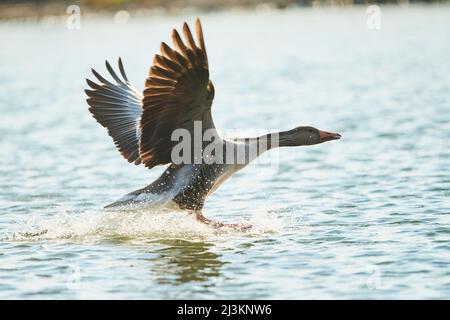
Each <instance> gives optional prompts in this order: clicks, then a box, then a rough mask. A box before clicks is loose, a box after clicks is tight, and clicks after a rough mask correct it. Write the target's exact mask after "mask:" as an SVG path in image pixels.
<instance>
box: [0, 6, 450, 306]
mask: <svg viewBox="0 0 450 320" xmlns="http://www.w3.org/2000/svg"><path fill="white" fill-rule="evenodd" d="M365 9H366V8H365V7H356V8H346V9H298V10H286V11H258V12H239V11H237V12H232V13H231V12H230V13H210V14H202V15H201V17H202V21H203V25H204V29H205V36H206V41H207V49H208V53H209V59H210V64H211V77H212V79H213V81H214V83H215V87H216V98H215V102H214V109H213V113H214V117H215V122H216V125H217V126H218V127H219V128H222V129H223V130H224V131H225V130H229V129H237V131H238V132H239V131H241V132H243V131H245V130H246V129H247V128H248V127H250V128H253V129H255V130H260V129H265V128H267V129H273V128H279V129H289V128H292V127H295V126H297V125H302V124H308V125H314V126H317V127H319V128H321V129H325V130H330V131H336V132H339V133H341V134H342V135H343V139H342V140H341V141H334V142H329V143H325V144H322V145H318V146H314V147H304V148H295V149H283V150H280V152H279V156H280V162H279V166H278V167H277V168H276V170H274V168H273V167H270V168H269V167H267V165H266V166H265V165H264V164H260V165H256V166H250V167H248V168H246V169H245V170H244V171H242V172H239V173H238V174H237V175H236V176H235V177H233V178H232V179H231V180H230V181H228V182H226V183H225V184H224V185H223V186H222V187H221V188H220V189H219V191H218V192H217V193H216V194H215V195H213V196H212V197H211V198H210V199H209V200H208V202H207V204H206V208H205V210H204V213H205V215H206V216H207V217H209V218H213V219H217V220H220V221H224V222H250V223H251V224H253V225H254V228H253V229H252V230H250V231H249V232H236V231H232V230H225V231H220V232H219V231H217V230H213V229H211V228H209V227H206V226H204V225H201V224H199V223H198V222H196V221H195V220H194V219H193V218H192V217H191V216H189V215H187V214H184V213H180V212H172V211H168V212H167V211H166V212H162V211H161V210H159V209H158V210H147V209H139V210H123V211H106V210H103V209H102V207H103V206H104V205H106V204H108V203H111V202H112V201H114V200H116V199H117V198H119V197H120V196H122V195H123V194H125V193H127V192H130V191H132V190H135V189H137V188H140V187H143V186H145V185H146V184H148V183H149V182H150V181H152V179H154V178H156V177H157V176H158V175H159V174H160V172H161V169H155V170H152V171H148V170H146V169H145V168H143V167H135V166H133V165H130V164H128V163H126V161H124V160H123V159H121V158H120V155H119V153H118V152H117V151H116V150H115V149H114V147H113V144H112V142H111V141H110V138H109V137H108V136H107V134H106V132H105V130H104V129H103V128H101V127H100V126H99V125H98V124H96V123H95V121H94V120H93V119H92V118H91V117H90V115H89V114H88V112H87V105H86V103H85V101H84V100H85V96H84V93H83V89H84V88H85V84H84V78H85V77H87V76H88V75H89V68H90V67H91V66H94V67H95V68H96V69H97V70H99V71H102V73H104V72H105V68H104V66H103V61H104V59H105V58H108V59H109V60H110V61H115V60H116V58H117V57H118V56H119V55H120V56H121V57H122V58H123V59H124V63H125V68H126V70H127V72H128V76H129V78H130V80H131V81H132V82H133V83H134V84H135V85H136V86H137V87H138V88H140V89H141V88H142V86H143V83H144V79H145V76H146V73H147V71H148V67H149V65H150V62H151V57H152V55H153V53H155V52H156V51H157V50H158V47H159V42H160V41H161V40H166V41H168V40H169V35H170V29H171V28H172V27H173V26H180V25H181V22H182V21H183V20H185V19H187V20H188V21H191V22H192V21H193V19H194V16H168V17H164V18H163V17H153V16H151V17H147V18H144V17H140V18H136V17H133V16H131V17H130V19H129V21H128V23H126V24H121V25H116V24H114V19H113V17H112V16H111V17H104V18H91V19H85V20H82V25H81V26H82V27H81V29H80V30H67V29H66V28H65V27H64V24H54V23H49V22H48V21H47V22H45V21H44V22H42V23H36V22H28V23H6V22H3V23H1V24H0V38H1V39H2V50H0V64H1V70H2V72H1V73H0V86H1V91H0V108H1V109H0V110H1V117H0V137H1V138H0V139H1V140H0V143H1V144H0V161H1V162H0V163H1V166H0V176H1V178H0V210H1V213H2V214H1V216H0V240H1V241H0V298H27V299H29V298H45V299H52V298H152V299H153V298H162V299H166V298H173V299H177V298H180V299H191V298H192V299H203V298H254V299H259V298H276V299H278V298H288V299H292V298H300V299H302V298H449V296H450V271H449V270H450V269H449V264H450V254H449V253H450V251H449V249H450V245H449V240H450V227H449V223H450V198H449V197H450V191H449V186H450V178H449V168H450V148H449V147H450V93H449V88H450V59H448V57H450V42H449V41H448V34H450V8H449V7H448V6H430V7H421V6H417V7H416V6H411V7H409V8H408V7H403V8H394V7H382V23H381V29H380V30H369V29H367V27H366V19H367V14H366V11H365ZM42 230H47V231H48V232H47V233H44V234H40V235H35V236H30V234H32V233H37V232H39V231H42Z"/></svg>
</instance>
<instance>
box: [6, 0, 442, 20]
mask: <svg viewBox="0 0 450 320" xmlns="http://www.w3.org/2000/svg"><path fill="white" fill-rule="evenodd" d="M445 2H446V0H386V1H385V0H381V1H377V0H217V1H212V0H78V1H75V0H73V1H70V0H62V1H57V0H3V1H2V2H1V4H0V18H2V19H10V18H24V17H43V16H48V15H61V13H62V12H64V10H65V8H66V7H67V6H69V5H79V6H82V7H83V11H84V12H85V13H99V12H114V11H118V10H128V11H134V12H135V11H137V12H143V11H151V10H157V11H158V12H166V13H167V12H176V11H179V10H186V9H191V10H201V11H213V10H228V9H237V8H240V9H255V8H256V9H258V8H277V9H287V8H293V7H306V6H312V7H317V6H350V5H367V4H400V5H405V4H409V3H445Z"/></svg>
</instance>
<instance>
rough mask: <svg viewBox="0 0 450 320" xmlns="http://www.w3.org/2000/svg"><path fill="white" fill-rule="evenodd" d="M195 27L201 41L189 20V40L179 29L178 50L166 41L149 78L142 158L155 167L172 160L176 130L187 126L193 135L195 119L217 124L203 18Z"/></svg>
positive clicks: (175, 37)
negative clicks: (193, 31)
mask: <svg viewBox="0 0 450 320" xmlns="http://www.w3.org/2000/svg"><path fill="white" fill-rule="evenodd" d="M195 27H196V28H195V29H196V33H197V38H198V45H197V44H196V43H195V41H194V38H193V37H192V33H191V31H190V29H189V27H188V25H187V24H186V23H184V25H183V34H184V38H185V43H186V44H185V43H184V42H183V41H182V40H181V38H180V35H179V34H178V32H177V31H176V30H173V33H172V40H173V44H174V47H175V50H173V49H171V48H170V47H169V46H168V45H166V44H165V43H164V42H163V43H161V54H157V55H155V58H154V60H153V66H152V67H151V69H150V74H149V77H148V78H147V80H146V84H145V90H144V98H143V100H142V106H143V112H142V118H141V135H140V141H139V142H140V143H139V150H140V158H141V160H142V163H143V164H144V165H145V166H146V167H148V168H152V167H154V166H156V165H160V164H167V163H170V162H172V161H171V151H172V147H173V146H174V145H175V143H176V142H173V141H171V135H172V132H173V131H174V130H175V129H179V128H183V129H186V130H188V131H189V132H190V133H191V137H193V136H194V135H193V127H194V121H196V120H198V121H202V127H203V130H206V129H210V128H214V123H213V121H212V117H211V104H212V100H213V98H214V87H213V84H212V82H211V81H210V80H209V68H208V58H207V56H206V49H205V43H204V40H203V32H202V27H201V24H200V20H198V19H197V21H196V24H195Z"/></svg>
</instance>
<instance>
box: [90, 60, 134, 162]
mask: <svg viewBox="0 0 450 320" xmlns="http://www.w3.org/2000/svg"><path fill="white" fill-rule="evenodd" d="M106 68H107V69H108V71H109V73H110V74H111V76H112V77H113V79H114V81H115V82H116V83H112V82H109V81H108V80H106V79H105V78H103V77H102V76H101V75H100V74H98V73H97V72H96V71H95V70H94V69H92V73H93V74H94V76H95V77H96V78H97V79H98V81H99V83H95V82H93V81H91V80H89V79H86V81H87V84H88V85H89V87H90V88H91V89H87V90H85V92H86V94H87V95H88V97H89V98H88V99H87V103H88V104H89V106H90V108H89V111H90V112H91V113H92V115H93V116H94V118H95V119H96V120H97V121H98V122H99V123H100V124H101V125H102V126H104V127H105V128H106V129H108V133H109V135H110V136H111V137H112V138H113V140H114V143H115V145H116V147H117V148H118V149H119V151H120V153H121V154H122V156H123V157H124V158H125V159H127V160H128V162H134V163H135V164H136V165H137V164H140V163H141V159H140V157H139V121H140V119H141V113H142V106H141V104H142V95H141V94H140V93H139V92H138V91H137V90H136V89H135V88H134V87H133V86H132V85H131V84H130V82H129V81H128V78H127V76H126V74H125V70H124V68H123V64H122V60H121V59H120V58H119V70H120V73H121V75H122V78H123V79H121V78H119V77H118V76H117V74H116V73H115V72H114V70H113V69H112V68H111V65H110V64H109V63H108V61H106Z"/></svg>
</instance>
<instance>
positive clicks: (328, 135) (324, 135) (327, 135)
mask: <svg viewBox="0 0 450 320" xmlns="http://www.w3.org/2000/svg"><path fill="white" fill-rule="evenodd" d="M319 138H320V142H325V141H330V140H338V139H340V138H341V135H340V134H339V133H334V132H326V131H319Z"/></svg>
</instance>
